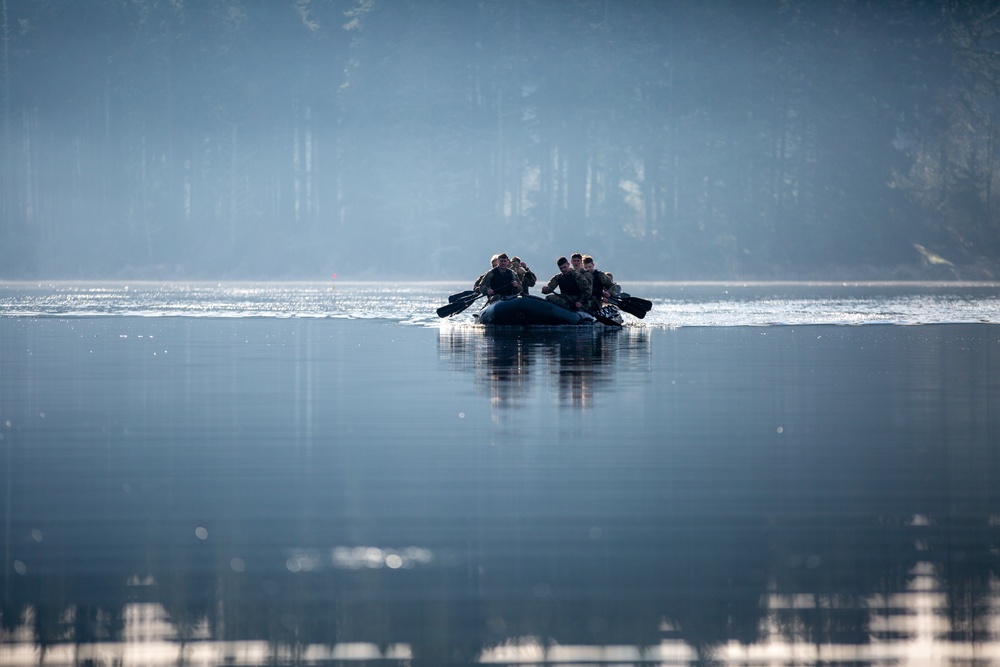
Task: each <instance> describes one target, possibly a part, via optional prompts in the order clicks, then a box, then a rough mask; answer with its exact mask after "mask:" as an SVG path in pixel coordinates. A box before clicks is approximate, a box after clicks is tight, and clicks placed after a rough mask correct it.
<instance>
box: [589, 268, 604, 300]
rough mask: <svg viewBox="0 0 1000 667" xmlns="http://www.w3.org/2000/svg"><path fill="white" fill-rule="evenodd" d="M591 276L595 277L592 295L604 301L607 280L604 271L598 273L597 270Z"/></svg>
mask: <svg viewBox="0 0 1000 667" xmlns="http://www.w3.org/2000/svg"><path fill="white" fill-rule="evenodd" d="M591 275H592V276H594V287H593V289H592V290H591V293H592V294H593V295H594V297H595V298H597V299H603V298H604V280H605V278H604V273H603V272H602V271H598V270H597V269H594V270H593V271H592V272H591Z"/></svg>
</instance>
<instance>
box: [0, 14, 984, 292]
mask: <svg viewBox="0 0 1000 667" xmlns="http://www.w3.org/2000/svg"><path fill="white" fill-rule="evenodd" d="M0 8H2V19H3V31H2V72H0V75H2V90H0V93H2V99H3V104H2V114H3V129H2V137H0V141H2V163H0V169H2V182H0V278H129V279H138V278H150V279H183V278H190V279H194V278H231V279H327V278H329V277H330V276H331V274H333V273H337V274H338V276H339V277H340V278H341V279H403V278H412V279H435V278H440V279H452V278H456V279H464V278H468V279H469V280H471V279H472V278H473V277H475V276H476V275H478V274H479V273H481V272H482V270H483V268H484V266H486V264H487V262H488V258H489V256H490V255H491V254H493V253H494V252H499V251H506V252H508V253H512V254H518V255H520V256H522V257H523V258H525V260H526V261H527V262H528V263H529V264H530V265H531V266H532V268H533V269H535V270H536V272H537V273H538V274H539V276H540V277H543V278H544V277H547V276H548V275H550V274H551V273H554V272H555V264H554V259H555V257H557V256H558V255H560V254H567V253H569V252H573V251H576V250H580V251H583V252H590V253H592V254H594V255H595V256H596V257H597V259H598V266H599V267H600V268H604V269H607V270H611V271H614V272H615V273H616V275H617V276H618V277H619V279H632V280H638V279H654V280H655V279H659V280H698V279H734V278H735V279H827V278H829V279H871V278H882V279H928V278H934V279H956V278H962V279H992V278H994V277H1000V192H998V191H1000V169H998V160H1000V157H998V148H1000V128H998V127H997V123H998V111H1000V104H998V86H997V84H998V80H1000V79H998V75H1000V5H998V4H997V3H996V2H995V1H994V0H990V1H982V0H979V1H965V0H962V1H959V0H927V1H920V0H910V1H900V0H895V1H894V0H884V1H880V2H870V1H868V0H864V1H862V0H828V1H824V2H815V1H812V0H753V1H747V0H728V1H726V0H708V1H705V0H675V1H670V2H664V1H662V0H615V1H612V0H198V1H193V0H86V1H83V2H78V1H74V0H0Z"/></svg>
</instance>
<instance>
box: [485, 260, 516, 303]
mask: <svg viewBox="0 0 1000 667" xmlns="http://www.w3.org/2000/svg"><path fill="white" fill-rule="evenodd" d="M515 280H518V278H517V274H516V273H514V272H513V271H511V270H510V269H500V268H499V267H497V268H495V269H490V270H489V271H487V272H486V273H485V274H483V276H482V278H481V279H480V280H479V281H477V282H479V287H478V288H477V290H476V291H478V292H479V293H480V294H486V293H487V292H488V291H489V290H491V289H492V290H493V296H491V297H490V301H493V300H495V299H497V298H499V297H501V296H510V295H511V294H517V293H518V292H520V289H519V288H517V287H514V286H513V285H512V283H513V282H514V281H515Z"/></svg>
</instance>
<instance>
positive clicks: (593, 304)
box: [583, 269, 614, 313]
mask: <svg viewBox="0 0 1000 667" xmlns="http://www.w3.org/2000/svg"><path fill="white" fill-rule="evenodd" d="M588 273H589V274H590V277H591V280H592V283H591V298H590V302H589V303H585V304H584V306H583V307H584V308H585V309H586V310H588V311H590V312H592V313H596V312H597V311H598V310H600V309H601V306H603V305H604V292H605V291H607V292H611V290H612V289H614V283H613V282H611V279H610V278H608V274H606V273H604V271H599V270H598V269H594V270H593V271H590V272H588Z"/></svg>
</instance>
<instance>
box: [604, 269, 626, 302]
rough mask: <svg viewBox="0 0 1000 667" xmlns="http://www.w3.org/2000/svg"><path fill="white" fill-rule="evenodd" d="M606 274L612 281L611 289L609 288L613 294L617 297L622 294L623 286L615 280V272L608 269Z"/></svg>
mask: <svg viewBox="0 0 1000 667" xmlns="http://www.w3.org/2000/svg"><path fill="white" fill-rule="evenodd" d="M604 275H606V276H607V277H608V280H610V281H611V289H609V290H608V292H610V293H611V296H613V297H615V298H617V297H619V296H621V293H622V286H621V285H619V284H618V283H616V282H615V276H614V274H613V273H611V272H610V271H606V272H605V273H604Z"/></svg>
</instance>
